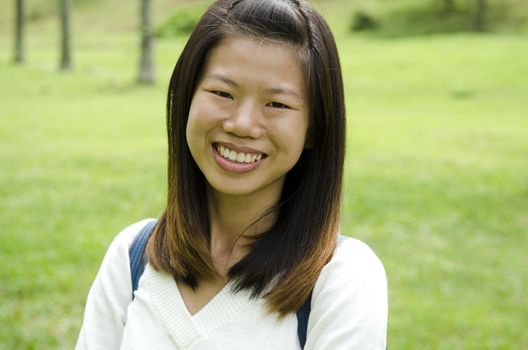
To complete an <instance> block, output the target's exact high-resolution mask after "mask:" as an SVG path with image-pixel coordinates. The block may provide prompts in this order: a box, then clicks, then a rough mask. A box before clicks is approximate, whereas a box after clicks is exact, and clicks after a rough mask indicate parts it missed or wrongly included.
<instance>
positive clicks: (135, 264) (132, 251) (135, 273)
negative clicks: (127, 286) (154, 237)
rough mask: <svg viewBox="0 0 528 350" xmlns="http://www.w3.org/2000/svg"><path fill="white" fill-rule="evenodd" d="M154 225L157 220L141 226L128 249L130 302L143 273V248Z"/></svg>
mask: <svg viewBox="0 0 528 350" xmlns="http://www.w3.org/2000/svg"><path fill="white" fill-rule="evenodd" d="M156 223H157V220H152V221H149V222H148V223H147V224H146V225H145V226H143V228H142V229H141V231H139V234H138V235H137V236H136V238H134V241H133V242H132V245H130V248H129V249H128V257H129V259H130V280H131V281H132V300H134V292H135V291H136V290H137V288H138V283H139V278H140V277H141V275H142V274H143V271H145V264H146V261H145V247H146V246H147V242H148V239H149V237H150V234H151V233H152V231H153V230H154V227H155V226H156Z"/></svg>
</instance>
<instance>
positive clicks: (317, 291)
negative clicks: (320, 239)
mask: <svg viewBox="0 0 528 350" xmlns="http://www.w3.org/2000/svg"><path fill="white" fill-rule="evenodd" d="M387 317H388V293H387V279H386V275H385V270H384V268H383V265H382V263H381V262H380V260H379V259H378V258H377V257H376V255H375V254H374V252H373V251H372V250H371V249H370V248H369V247H368V246H367V245H365V244H364V243H362V242H360V241H358V240H355V239H347V240H346V241H345V242H343V243H342V244H341V245H340V246H339V247H338V249H337V250H336V252H335V254H334V257H333V258H332V260H331V261H330V262H329V263H328V264H327V266H325V268H324V269H323V270H322V272H321V274H320V277H319V279H318V281H317V283H316V285H315V288H314V290H313V295H312V310H311V313H310V318H309V321H308V335H307V342H306V347H305V349H306V350H312V349H317V350H331V349H361V350H371V349H372V350H384V349H385V347H386V333H387Z"/></svg>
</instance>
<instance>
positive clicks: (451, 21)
mask: <svg viewBox="0 0 528 350" xmlns="http://www.w3.org/2000/svg"><path fill="white" fill-rule="evenodd" d="M374 3H375V4H377V6H372V4H368V6H369V7H368V8H363V7H362V6H363V5H358V6H357V7H356V8H355V9H354V10H353V12H352V15H351V17H350V19H349V21H350V28H351V30H352V31H357V30H355V28H356V27H357V26H358V20H360V19H366V18H368V19H373V18H375V19H376V24H377V25H376V26H371V27H370V28H369V27H366V28H365V29H367V30H370V31H374V32H376V33H379V34H382V35H388V36H406V35H424V34H445V33H459V32H471V31H475V30H476V28H475V25H476V23H475V21H476V14H477V8H476V4H477V1H475V0H458V1H453V2H452V4H453V5H452V7H446V4H445V2H444V1H440V0H430V1H422V0H420V1H417V0H398V1H390V2H389V1H387V0H377V1H375V2H374ZM486 3H487V6H486V8H485V16H484V21H485V23H484V25H485V28H484V30H485V31H489V32H493V31H509V32H518V31H523V30H525V29H526V28H527V26H528V13H526V11H524V10H523V9H524V6H525V4H521V3H518V2H517V1H516V0H505V1H502V0H501V1H499V0H488V1H486ZM364 6H365V7H366V6H367V5H364ZM523 14H524V15H523Z"/></svg>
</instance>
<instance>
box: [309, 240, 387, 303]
mask: <svg viewBox="0 0 528 350" xmlns="http://www.w3.org/2000/svg"><path fill="white" fill-rule="evenodd" d="M333 286H335V287H338V288H339V290H340V291H342V293H346V294H347V295H348V296H349V297H350V293H354V294H355V293H359V292H361V291H362V290H364V289H366V288H368V289H376V290H383V291H386V289H387V278H386V275H385V269H384V267H383V264H382V262H381V261H380V259H379V258H378V257H377V255H376V254H375V253H374V251H373V250H372V249H371V248H370V247H369V246H368V245H367V244H365V243H363V242H362V241H360V240H358V239H355V238H348V237H345V238H344V239H343V241H342V242H341V243H340V244H339V245H338V247H337V248H336V251H335V252H334V255H333V257H332V259H331V260H330V261H329V262H328V264H327V265H326V266H325V267H324V268H323V270H322V271H321V274H320V276H319V279H318V280H317V283H316V285H315V288H314V296H316V295H317V294H318V293H321V292H323V290H324V289H328V288H330V289H333V288H334V287H333ZM333 292H338V291H337V290H336V291H333Z"/></svg>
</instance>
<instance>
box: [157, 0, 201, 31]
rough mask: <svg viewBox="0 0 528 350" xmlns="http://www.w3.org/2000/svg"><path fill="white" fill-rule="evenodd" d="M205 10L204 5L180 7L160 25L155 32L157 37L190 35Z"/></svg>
mask: <svg viewBox="0 0 528 350" xmlns="http://www.w3.org/2000/svg"><path fill="white" fill-rule="evenodd" d="M203 12H204V7H203V6H193V7H183V8H180V9H178V10H177V11H176V12H175V13H174V14H172V15H171V16H169V17H168V18H167V19H165V21H164V22H163V23H162V24H160V25H159V26H158V28H157V29H156V32H155V35H156V37H158V38H170V37H177V36H186V35H189V34H190V33H191V32H192V30H193V29H194V27H195V26H196V24H197V23H198V20H199V19H200V16H201V15H202V13H203Z"/></svg>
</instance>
